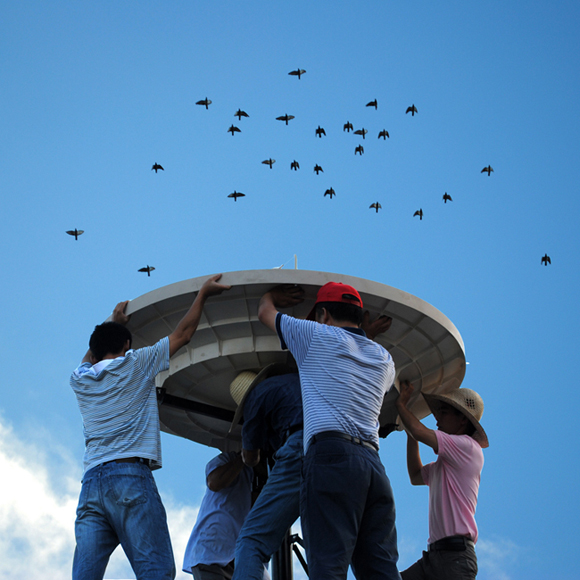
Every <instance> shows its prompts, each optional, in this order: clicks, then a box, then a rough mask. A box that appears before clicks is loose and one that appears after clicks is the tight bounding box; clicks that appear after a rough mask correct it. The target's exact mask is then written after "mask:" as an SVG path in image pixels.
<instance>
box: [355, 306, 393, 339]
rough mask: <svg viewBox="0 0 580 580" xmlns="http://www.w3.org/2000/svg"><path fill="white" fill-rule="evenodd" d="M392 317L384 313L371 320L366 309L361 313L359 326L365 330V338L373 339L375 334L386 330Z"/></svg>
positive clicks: (391, 321) (389, 326)
mask: <svg viewBox="0 0 580 580" xmlns="http://www.w3.org/2000/svg"><path fill="white" fill-rule="evenodd" d="M392 323H393V319H392V318H391V317H390V316H387V315H386V314H383V315H382V316H379V317H378V318H377V319H376V320H374V321H373V322H371V314H370V312H369V311H368V310H365V311H364V313H363V321H362V324H361V325H360V327H361V328H362V329H363V330H364V331H365V334H366V335H367V338H370V339H371V340H374V339H375V337H376V336H377V334H382V333H383V332H387V330H389V328H391V324H392Z"/></svg>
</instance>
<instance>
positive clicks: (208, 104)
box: [195, 97, 211, 109]
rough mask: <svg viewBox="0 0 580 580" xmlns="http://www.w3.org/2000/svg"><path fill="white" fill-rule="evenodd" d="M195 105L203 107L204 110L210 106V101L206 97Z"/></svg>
mask: <svg viewBox="0 0 580 580" xmlns="http://www.w3.org/2000/svg"><path fill="white" fill-rule="evenodd" d="M195 104H196V105H203V106H204V107H205V108H206V109H208V108H209V106H210V105H211V101H210V100H209V99H208V98H207V97H206V98H205V99H203V101H197V103H195Z"/></svg>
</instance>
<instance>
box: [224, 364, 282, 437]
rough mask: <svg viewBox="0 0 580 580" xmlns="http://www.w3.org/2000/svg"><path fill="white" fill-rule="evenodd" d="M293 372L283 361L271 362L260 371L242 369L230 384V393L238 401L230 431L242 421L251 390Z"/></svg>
mask: <svg viewBox="0 0 580 580" xmlns="http://www.w3.org/2000/svg"><path fill="white" fill-rule="evenodd" d="M290 372H292V370H291V369H290V367H289V366H288V365H286V364H283V363H271V364H269V365H268V366H266V367H264V368H263V369H262V370H261V371H260V372H259V373H255V372H253V371H242V372H241V373H239V374H238V376H237V377H236V378H235V379H234V380H233V381H232V382H231V384H230V395H231V396H232V399H233V400H234V401H235V402H236V403H237V405H238V408H237V409H236V412H235V414H234V420H233V421H232V424H231V426H230V431H229V432H230V433H231V431H232V429H233V428H234V427H235V426H236V425H237V424H238V423H239V422H240V419H241V418H242V415H243V413H244V403H245V402H246V397H247V396H248V395H249V394H250V391H251V390H252V389H253V388H254V387H255V386H256V385H258V384H259V383H261V382H262V381H263V380H265V379H267V378H269V377H273V376H277V375H285V374H288V373H290Z"/></svg>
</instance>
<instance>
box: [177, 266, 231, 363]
mask: <svg viewBox="0 0 580 580" xmlns="http://www.w3.org/2000/svg"><path fill="white" fill-rule="evenodd" d="M221 277H222V275H221V274H217V275H216V276H212V277H211V278H208V280H206V282H205V283H204V285H203V286H202V287H201V288H200V290H199V292H198V293H197V296H196V297H195V300H194V301H193V304H192V305H191V308H190V309H189V310H188V311H187V313H186V315H185V316H184V317H183V318H182V319H181V320H180V322H179V324H178V325H177V327H176V328H175V330H174V331H173V332H172V333H171V334H170V335H169V356H170V357H171V356H173V355H174V354H175V353H176V352H177V351H178V350H179V349H180V348H181V347H183V346H185V345H186V344H188V343H189V341H190V340H191V338H192V337H193V335H194V333H195V331H196V329H197V325H198V324H199V321H200V319H201V313H202V311H203V305H204V304H205V301H206V300H207V299H208V298H209V297H210V296H217V295H218V294H221V293H222V292H223V291H224V290H229V289H230V288H231V286H226V285H224V284H218V280H219V279H220V278H221Z"/></svg>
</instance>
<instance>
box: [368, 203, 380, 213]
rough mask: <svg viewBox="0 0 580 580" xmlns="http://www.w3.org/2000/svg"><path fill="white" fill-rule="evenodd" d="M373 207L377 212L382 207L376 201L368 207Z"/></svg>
mask: <svg viewBox="0 0 580 580" xmlns="http://www.w3.org/2000/svg"><path fill="white" fill-rule="evenodd" d="M373 208H374V209H375V211H376V212H377V213H379V210H380V209H382V206H381V204H380V203H379V202H378V201H376V202H375V203H371V205H369V209H373Z"/></svg>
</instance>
